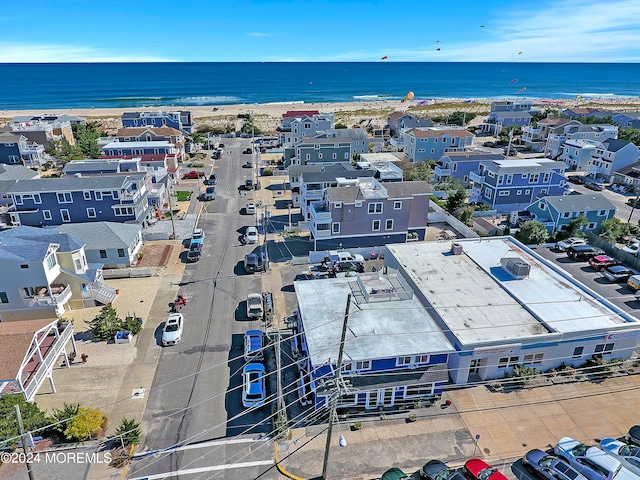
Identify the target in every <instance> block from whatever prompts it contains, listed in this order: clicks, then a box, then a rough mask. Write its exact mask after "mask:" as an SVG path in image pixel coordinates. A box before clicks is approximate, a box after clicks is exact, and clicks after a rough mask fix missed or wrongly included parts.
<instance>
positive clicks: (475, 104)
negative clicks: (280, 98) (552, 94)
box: [0, 96, 640, 131]
mask: <svg viewBox="0 0 640 480" xmlns="http://www.w3.org/2000/svg"><path fill="white" fill-rule="evenodd" d="M499 100H511V101H517V100H527V101H531V102H532V104H533V106H534V107H537V108H540V109H544V110H546V109H560V108H576V107H582V108H586V107H589V108H603V109H612V110H616V111H619V112H640V97H617V96H616V97H611V96H600V97H586V98H581V99H580V100H579V101H578V100H577V99H575V98H574V99H571V100H561V99H550V98H539V99H538V98H531V97H519V96H510V97H500V98H488V97H484V98H453V97H452V98H440V99H432V100H430V101H429V103H428V104H426V105H422V106H420V105H418V103H419V102H418V101H415V100H412V101H410V102H402V101H401V100H368V101H362V100H360V101H351V102H329V103H304V102H302V103H301V102H297V101H296V102H268V103H256V104H230V105H206V106H203V105H195V106H194V105H184V106H176V105H172V106H157V107H114V108H58V109H23V110H0V123H7V122H9V121H11V119H13V118H14V117H16V116H23V115H24V116H27V115H31V116H35V115H40V114H63V113H67V114H70V115H77V116H81V117H85V118H87V120H89V121H92V120H95V121H99V122H100V121H102V122H101V123H103V127H104V128H105V129H107V130H116V129H117V128H119V125H118V123H119V122H118V121H119V120H120V118H121V116H122V114H123V113H124V112H132V111H141V112H152V111H177V110H189V111H191V114H192V117H193V120H194V124H197V123H201V124H209V125H214V126H220V125H229V124H230V122H232V121H235V120H236V119H237V117H238V115H240V114H247V113H252V114H253V115H254V119H255V123H256V126H258V127H259V128H261V129H263V130H264V131H273V130H275V127H276V126H277V125H278V123H279V121H280V119H281V118H282V115H283V114H284V113H286V112H287V111H290V110H297V111H305V110H317V111H318V112H320V113H330V112H333V113H335V120H336V123H343V124H345V125H347V126H351V125H352V124H353V125H356V124H358V123H359V122H360V121H361V120H372V121H374V124H378V125H380V126H381V125H383V124H384V122H386V117H387V116H388V114H389V113H391V112H394V111H402V112H407V111H409V112H410V113H413V114H416V115H417V116H421V117H425V116H438V115H440V116H441V115H447V114H451V113H453V112H454V111H466V112H470V113H475V114H476V115H479V116H480V115H487V114H488V113H489V111H490V105H491V102H494V101H499ZM198 120H199V121H198Z"/></svg>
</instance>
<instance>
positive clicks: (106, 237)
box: [47, 222, 141, 250]
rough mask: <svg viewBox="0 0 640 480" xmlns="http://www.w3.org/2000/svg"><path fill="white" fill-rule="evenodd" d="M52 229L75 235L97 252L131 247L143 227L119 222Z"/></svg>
mask: <svg viewBox="0 0 640 480" xmlns="http://www.w3.org/2000/svg"><path fill="white" fill-rule="evenodd" d="M50 229H51V230H55V231H57V232H58V233H63V234H69V235H73V236H74V237H76V238H78V239H80V240H82V242H84V244H85V245H86V247H87V248H90V249H92V250H96V249H101V248H119V247H121V246H123V245H124V246H129V245H131V243H132V241H133V240H134V239H135V238H136V237H137V236H138V233H139V232H140V229H141V225H139V224H136V223H118V222H93V223H65V224H62V225H56V226H54V227H51V228H50ZM47 230H49V228H47Z"/></svg>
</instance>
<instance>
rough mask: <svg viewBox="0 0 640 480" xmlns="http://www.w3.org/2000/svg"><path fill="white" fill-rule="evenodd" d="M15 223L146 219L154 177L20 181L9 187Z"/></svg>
mask: <svg viewBox="0 0 640 480" xmlns="http://www.w3.org/2000/svg"><path fill="white" fill-rule="evenodd" d="M5 189H6V192H4V193H7V194H9V195H11V199H12V202H13V206H14V207H13V209H12V210H11V211H10V212H9V216H10V219H11V222H12V224H13V225H14V226H15V225H30V226H33V227H42V226H46V225H60V224H62V223H83V222H103V221H110V222H136V223H142V222H144V221H145V220H146V218H147V216H148V215H149V212H150V210H151V207H150V205H149V202H148V196H149V191H150V189H151V177H150V176H149V175H148V174H147V173H145V172H132V173H126V174H125V173H120V174H114V175H97V176H85V177H83V176H80V177H75V176H74V177H62V178H39V179H33V180H17V181H15V182H13V184H11V185H9V186H7V187H6V188H5Z"/></svg>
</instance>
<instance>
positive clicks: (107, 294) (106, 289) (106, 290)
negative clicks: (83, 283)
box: [89, 282, 116, 305]
mask: <svg viewBox="0 0 640 480" xmlns="http://www.w3.org/2000/svg"><path fill="white" fill-rule="evenodd" d="M89 290H90V291H91V296H92V297H93V299H94V300H95V301H96V302H100V303H102V304H104V305H106V304H108V303H113V301H114V300H115V299H116V289H115V288H113V287H110V286H109V285H107V284H106V283H102V282H93V283H92V284H91V285H90V286H89Z"/></svg>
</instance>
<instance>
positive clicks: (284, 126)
mask: <svg viewBox="0 0 640 480" xmlns="http://www.w3.org/2000/svg"><path fill="white" fill-rule="evenodd" d="M334 118H335V117H334V114H333V113H319V112H318V111H317V110H302V111H298V110H290V111H288V112H286V113H284V114H283V115H282V119H281V120H280V126H279V127H278V128H277V130H278V143H281V144H282V145H283V146H284V147H285V148H287V147H292V146H293V145H294V144H295V143H297V142H299V141H301V140H303V139H304V137H314V136H315V135H317V133H318V132H319V131H321V130H327V129H329V128H333V127H334Z"/></svg>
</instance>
